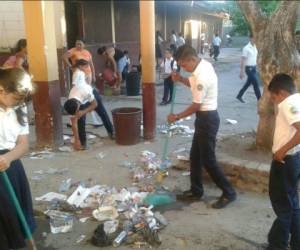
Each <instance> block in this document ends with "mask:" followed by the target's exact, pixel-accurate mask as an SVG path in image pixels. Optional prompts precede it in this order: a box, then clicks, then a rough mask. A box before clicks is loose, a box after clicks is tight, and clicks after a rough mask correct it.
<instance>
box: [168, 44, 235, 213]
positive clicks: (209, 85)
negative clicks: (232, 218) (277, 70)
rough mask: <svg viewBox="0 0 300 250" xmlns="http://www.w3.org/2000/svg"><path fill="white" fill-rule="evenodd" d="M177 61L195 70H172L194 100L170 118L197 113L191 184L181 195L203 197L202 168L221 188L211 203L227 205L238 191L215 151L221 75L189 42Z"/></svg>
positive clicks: (169, 117) (174, 78)
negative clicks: (186, 73)
mask: <svg viewBox="0 0 300 250" xmlns="http://www.w3.org/2000/svg"><path fill="white" fill-rule="evenodd" d="M175 60H176V61H177V63H178V65H179V66H180V67H182V68H183V69H184V70H185V71H187V72H190V73H192V76H191V77H189V78H184V77H182V76H181V75H180V74H179V73H177V72H175V73H172V79H173V81H180V82H182V83H183V84H184V85H185V86H187V87H189V88H190V89H191V91H192V96H193V103H192V104H191V105H190V106H189V107H188V108H187V109H186V110H184V111H183V112H181V113H178V114H170V115H169V116H168V121H169V122H170V123H172V122H175V121H177V120H179V119H182V118H184V117H187V116H190V115H192V114H195V115H196V121H195V134H194V138H193V143H192V148H191V152H190V162H191V188H190V190H188V191H185V192H184V193H183V196H182V197H180V198H183V199H188V200H200V199H201V198H202V196H203V194H204V190H203V184H202V168H203V167H205V169H206V171H207V172H208V174H209V175H210V177H211V178H212V180H213V181H214V183H215V184H216V185H217V186H218V187H219V188H220V189H221V190H222V195H221V197H220V198H219V199H218V200H217V202H215V203H214V204H213V205H212V207H213V208H216V209H220V208H224V207H226V206H227V205H228V204H229V203H231V202H233V201H234V200H235V199H236V192H235V190H234V188H233V187H232V185H231V184H230V182H229V181H228V179H227V178H226V176H225V175H224V172H223V170H222V169H221V168H220V166H219V165H218V163H217V160H216V155H215V146H216V136H217V132H218V129H219V125H220V118H219V115H218V111H217V106H218V104H217V97H218V78H217V75H216V73H215V70H214V68H213V67H212V65H211V64H210V63H209V62H208V61H206V60H203V59H201V58H199V57H198V55H197V53H196V51H195V49H194V48H193V47H191V46H190V45H184V46H181V47H180V48H179V49H178V50H177V52H176V55H175Z"/></svg>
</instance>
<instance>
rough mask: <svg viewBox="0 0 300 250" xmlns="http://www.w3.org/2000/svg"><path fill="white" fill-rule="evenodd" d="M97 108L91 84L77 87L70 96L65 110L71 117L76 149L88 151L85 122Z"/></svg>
mask: <svg viewBox="0 0 300 250" xmlns="http://www.w3.org/2000/svg"><path fill="white" fill-rule="evenodd" d="M96 107H97V101H96V99H95V97H94V94H93V89H92V87H91V86H90V85H89V84H79V85H75V86H74V87H73V88H72V89H71V91H70V94H69V98H68V100H67V101H66V102H65V104H64V108H65V110H66V111H67V113H68V114H69V115H71V116H72V117H71V122H72V131H73V134H74V139H75V141H74V149H75V150H81V149H87V144H86V132H85V120H86V114H87V113H89V112H91V111H93V110H94V109H95V108H96Z"/></svg>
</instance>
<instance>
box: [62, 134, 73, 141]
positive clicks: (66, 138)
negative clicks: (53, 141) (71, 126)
mask: <svg viewBox="0 0 300 250" xmlns="http://www.w3.org/2000/svg"><path fill="white" fill-rule="evenodd" d="M71 138H72V137H71V136H69V135H63V139H64V141H68V140H71Z"/></svg>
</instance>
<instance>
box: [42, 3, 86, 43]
mask: <svg viewBox="0 0 300 250" xmlns="http://www.w3.org/2000/svg"><path fill="white" fill-rule="evenodd" d="M46 1H47V0H46ZM76 4H77V20H78V35H79V37H80V38H81V39H83V40H84V39H85V27H84V9H83V3H82V2H77V3H76Z"/></svg>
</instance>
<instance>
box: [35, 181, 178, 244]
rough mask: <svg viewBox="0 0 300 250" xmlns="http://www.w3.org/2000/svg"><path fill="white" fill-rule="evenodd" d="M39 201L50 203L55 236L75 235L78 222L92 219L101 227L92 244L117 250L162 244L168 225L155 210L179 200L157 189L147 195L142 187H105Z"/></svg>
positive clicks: (48, 205)
mask: <svg viewBox="0 0 300 250" xmlns="http://www.w3.org/2000/svg"><path fill="white" fill-rule="evenodd" d="M66 183H70V181H67V182H66ZM36 200H37V201H43V202H47V210H46V211H45V212H44V213H45V214H46V215H47V216H48V217H49V218H50V228H51V233H53V234H57V233H66V232H70V231H72V228H73V225H74V220H75V218H77V219H78V220H79V221H80V222H82V223H84V222H86V221H87V220H89V219H92V220H97V221H99V222H100V225H99V226H98V227H97V229H96V230H95V232H94V234H93V237H92V240H91V242H92V243H93V244H94V245H97V246H108V245H113V246H115V247H116V246H119V245H121V244H122V243H123V242H126V243H128V244H138V243H137V242H139V243H141V242H143V244H145V242H148V244H151V245H156V244H160V243H161V241H160V238H159V234H158V231H159V230H161V229H162V228H164V227H165V226H166V225H167V224H168V223H167V221H166V219H165V218H164V217H163V216H162V215H161V214H160V213H159V212H155V213H154V212H153V211H152V209H153V208H154V207H155V206H158V205H165V204H169V203H172V202H174V201H175V198H174V197H173V196H172V195H171V194H170V193H168V192H167V191H165V190H155V189H154V188H153V189H152V192H146V191H145V190H143V189H141V188H138V187H131V188H123V189H121V190H117V189H115V188H111V187H108V186H105V185H96V186H92V187H84V186H82V185H78V186H77V188H76V189H75V191H73V192H72V193H71V195H70V196H69V197H67V196H66V195H64V194H60V193H54V192H51V193H47V194H45V195H43V196H42V197H38V198H36ZM81 238H82V240H83V239H84V236H83V235H81ZM82 240H80V242H81V241H82Z"/></svg>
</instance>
